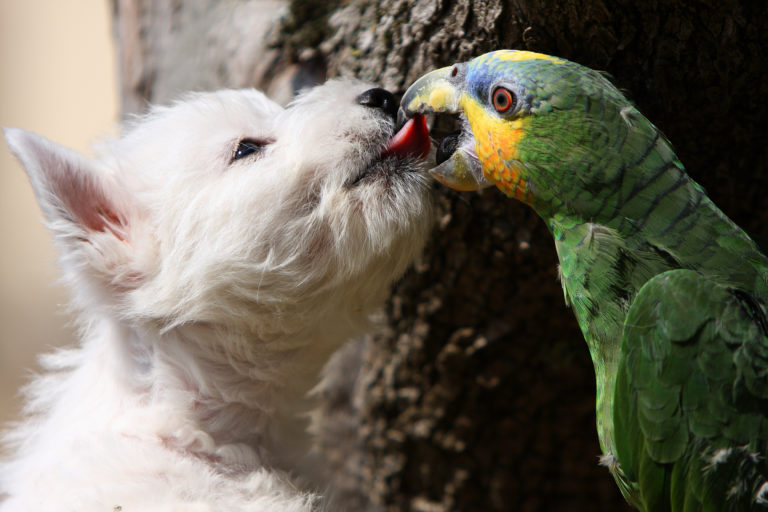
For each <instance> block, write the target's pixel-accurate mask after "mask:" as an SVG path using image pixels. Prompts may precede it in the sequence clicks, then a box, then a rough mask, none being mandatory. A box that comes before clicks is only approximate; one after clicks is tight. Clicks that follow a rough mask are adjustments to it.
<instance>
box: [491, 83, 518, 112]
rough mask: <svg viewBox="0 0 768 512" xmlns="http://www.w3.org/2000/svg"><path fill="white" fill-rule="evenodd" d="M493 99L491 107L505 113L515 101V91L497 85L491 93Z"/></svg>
mask: <svg viewBox="0 0 768 512" xmlns="http://www.w3.org/2000/svg"><path fill="white" fill-rule="evenodd" d="M491 100H492V101H493V108H495V109H496V111H497V112H498V113H500V114H505V113H507V112H509V111H510V110H512V108H513V107H514V106H515V104H516V103H517V98H515V93H513V92H512V91H510V90H509V89H507V88H505V87H497V88H496V89H495V90H494V91H493V95H491Z"/></svg>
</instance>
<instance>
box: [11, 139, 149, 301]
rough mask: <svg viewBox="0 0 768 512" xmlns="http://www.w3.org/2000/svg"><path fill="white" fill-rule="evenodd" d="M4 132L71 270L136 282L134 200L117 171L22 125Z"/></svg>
mask: <svg viewBox="0 0 768 512" xmlns="http://www.w3.org/2000/svg"><path fill="white" fill-rule="evenodd" d="M4 132H5V138H6V140H7V141H8V145H9V146H10V148H11V150H12V151H13V153H14V154H15V155H16V157H17V158H18V159H19V160H20V161H21V163H22V165H23V166H24V168H25V170H26V172H27V175H28V176H29V181H30V182H31V184H32V188H33V189H34V192H35V196H36V197H37V201H38V203H39V204H40V208H41V209H42V211H43V215H44V216H45V218H46V220H47V225H48V227H49V228H50V229H51V231H53V234H54V237H55V238H56V241H57V242H58V243H59V245H60V248H61V250H62V252H63V257H64V264H65V267H69V268H65V270H73V269H74V268H78V267H79V268H80V269H81V270H85V271H86V273H87V274H90V276H91V277H96V276H98V277H99V278H100V280H101V281H102V282H104V280H106V282H107V283H109V284H112V285H116V284H117V285H119V286H121V287H124V286H125V285H127V284H128V283H127V282H126V281H132V280H133V281H135V279H136V272H135V271H134V270H129V268H130V267H132V266H134V263H135V262H131V261H129V260H130V259H131V258H132V256H131V252H130V250H129V247H128V245H129V243H130V235H131V232H130V231H131V228H130V218H131V215H130V212H129V207H128V205H129V204H130V201H129V200H128V197H127V193H126V192H125V191H124V190H123V189H121V187H119V186H118V185H117V183H116V181H115V178H114V176H113V175H112V174H110V173H109V172H107V171H106V170H105V169H101V168H99V167H97V165H96V164H95V163H94V162H92V161H90V160H88V159H87V158H85V157H84V156H83V155H81V154H80V153H78V152H76V151H73V150H71V149H68V148H65V147H62V146H59V145H57V144H55V143H53V142H51V141H49V140H48V139H46V138H44V137H41V136H39V135H35V134H33V133H30V132H26V131H24V130H19V129H5V130H4ZM68 263H71V265H68ZM83 264H85V268H83ZM128 276H132V277H130V278H127V277H128ZM134 284H135V283H134ZM128 287H132V286H128Z"/></svg>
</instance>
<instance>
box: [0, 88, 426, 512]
mask: <svg viewBox="0 0 768 512" xmlns="http://www.w3.org/2000/svg"><path fill="white" fill-rule="evenodd" d="M370 87H371V86H370V85H366V84H363V83H359V82H348V81H332V82H328V83H327V84H325V85H323V86H321V87H317V88H315V89H312V90H311V91H309V92H308V93H306V94H303V95H301V96H300V97H299V98H298V99H297V100H296V101H295V102H293V103H292V104H291V105H289V107H288V108H287V109H283V108H282V107H280V106H278V105H277V104H275V103H273V102H271V101H270V100H269V99H267V98H266V97H265V96H264V95H262V94H261V93H259V92H257V91H252V90H251V91H221V92H217V93H207V94H199V95H195V96H192V97H190V98H188V99H187V100H186V101H183V102H180V103H178V104H176V105H174V106H172V107H167V108H155V109H154V110H152V111H151V113H150V114H148V115H147V116H146V117H144V118H142V119H140V120H138V121H137V122H135V123H134V124H133V126H132V127H131V128H130V129H129V130H128V131H127V134H126V135H124V136H123V137H122V138H120V139H118V140H113V141H110V142H108V143H106V144H104V145H103V146H102V147H101V148H100V151H99V157H98V158H97V159H96V160H88V159H86V158H85V157H83V156H81V155H79V154H78V153H75V152H73V151H71V150H68V149H65V148H62V147H59V146H56V145H55V144H53V143H52V142H50V141H48V140H45V139H43V138H42V137H39V136H36V135H33V134H30V133H27V132H23V131H21V130H6V138H7V140H8V143H9V145H10V147H11V148H12V150H13V151H14V153H15V154H16V155H17V156H18V157H19V159H20V160H21V161H22V163H23V164H24V166H25V168H26V170H27V172H28V174H29V177H30V181H31V182H32V185H33V188H34V190H35V193H36V196H37V198H38V201H39V202H40V205H41V208H42V210H43V212H44V215H45V217H46V219H47V222H48V225H49V226H50V229H51V230H52V232H53V234H54V237H55V239H56V241H57V243H58V245H59V247H60V250H61V253H62V269H63V273H64V277H65V279H66V281H67V282H68V283H69V284H70V285H71V288H72V290H73V292H74V303H75V305H76V306H77V308H78V309H79V310H80V311H81V314H80V318H81V320H82V330H83V336H82V343H81V344H80V346H78V347H77V348H75V349H71V350H64V351H60V352H57V353H55V354H53V355H50V356H47V357H45V358H44V366H45V368H46V371H45V373H44V374H43V375H42V376H40V377H38V378H36V379H35V380H34V381H33V383H32V384H31V385H30V386H29V389H28V390H27V396H28V399H29V404H28V408H27V411H26V416H25V419H24V420H23V421H22V422H21V423H19V424H18V425H16V426H15V427H14V428H13V429H12V430H11V431H10V433H9V435H8V436H7V437H6V441H8V442H10V444H11V445H12V447H13V452H14V455H13V457H12V458H11V459H10V460H8V461H6V462H5V464H4V465H3V466H2V469H1V472H0V493H1V494H4V495H5V496H4V500H3V503H2V505H0V510H2V511H3V512H10V511H14V512H15V511H31V510H57V511H59V510H60V511H78V512H83V511H97V510H98V511H102V512H109V511H111V510H112V509H113V507H119V508H120V509H121V510H122V511H123V512H133V511H137V512H138V511H141V512H146V511H150V510H152V511H154V510H158V511H208V510H221V511H228V512H234V511H240V510H243V511H245V510H248V511H306V510H314V509H315V508H316V507H317V506H318V503H319V501H320V500H319V498H318V497H317V496H316V495H314V494H312V493H308V492H306V490H307V487H306V486H305V485H304V482H305V480H302V479H301V478H296V476H297V475H299V476H301V475H304V477H306V478H309V477H307V475H309V474H311V471H310V469H308V468H310V467H311V464H310V462H309V461H310V460H311V457H310V456H309V453H310V450H309V447H310V443H309V437H308V434H307V433H306V431H307V425H308V417H309V411H310V410H311V409H312V407H313V401H312V398H311V393H309V392H310V390H311V389H312V388H313V386H315V385H316V384H317V383H318V380H319V374H320V372H321V369H322V367H323V365H324V363H325V362H326V361H327V360H328V358H329V356H330V354H331V353H332V352H333V351H334V350H335V349H336V348H338V347H339V346H340V344H342V343H343V342H344V341H345V340H347V339H349V338H350V337H352V336H354V335H356V334H359V333H360V332H361V331H362V330H363V329H365V328H366V326H367V318H368V316H369V314H370V312H371V311H372V310H373V309H375V308H376V307H377V306H379V305H380V304H381V302H382V301H383V299H384V298H385V297H386V294H387V292H388V288H389V286H390V285H391V283H392V281H393V280H394V279H396V278H397V277H398V276H400V275H401V274H402V273H403V272H404V271H405V269H406V267H407V266H408V265H409V264H410V263H411V262H412V261H413V260H414V259H415V258H416V257H417V255H418V254H419V252H420V250H421V248H422V246H423V243H424V239H425V237H426V234H427V231H428V229H429V219H430V212H429V210H430V208H429V197H428V185H427V180H426V179H425V177H424V176H423V174H422V173H421V172H420V171H421V168H420V164H419V163H418V162H417V161H416V160H413V159H408V158H406V159H402V158H397V157H387V158H383V159H382V158H380V155H381V151H382V149H383V147H384V146H385V145H386V143H387V141H388V139H389V138H390V137H391V136H392V134H393V131H394V122H393V120H392V119H391V118H389V117H388V116H387V115H385V113H384V112H383V111H381V110H380V109H375V108H371V107H367V106H361V105H359V104H358V103H357V102H356V100H355V99H356V97H357V95H359V94H360V93H361V92H363V91H364V90H366V89H368V88H370ZM246 138H247V139H257V140H260V141H263V142H268V143H269V144H268V145H266V146H265V147H264V149H262V150H261V151H260V152H257V153H256V154H254V155H250V156H248V157H245V158H242V159H236V160H233V154H234V152H235V150H236V148H237V146H238V143H239V141H241V140H242V139H246ZM320 468H321V471H322V462H320ZM306 481H311V480H306Z"/></svg>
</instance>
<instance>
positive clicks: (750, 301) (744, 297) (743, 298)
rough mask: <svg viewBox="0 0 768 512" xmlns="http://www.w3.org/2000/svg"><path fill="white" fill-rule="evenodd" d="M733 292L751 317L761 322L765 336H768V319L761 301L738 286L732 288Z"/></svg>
mask: <svg viewBox="0 0 768 512" xmlns="http://www.w3.org/2000/svg"><path fill="white" fill-rule="evenodd" d="M729 291H730V292H731V294H732V295H733V296H734V297H736V299H738V301H739V302H740V303H741V305H742V306H743V307H744V309H745V310H746V311H747V314H748V315H749V317H750V318H751V319H752V320H753V321H755V322H757V323H758V324H760V328H761V329H762V331H763V335H764V336H768V321H766V319H765V313H763V308H762V307H761V306H760V303H759V302H758V301H757V299H755V298H754V297H753V296H752V295H750V294H749V293H747V292H745V291H744V290H739V289H736V288H730V289H729Z"/></svg>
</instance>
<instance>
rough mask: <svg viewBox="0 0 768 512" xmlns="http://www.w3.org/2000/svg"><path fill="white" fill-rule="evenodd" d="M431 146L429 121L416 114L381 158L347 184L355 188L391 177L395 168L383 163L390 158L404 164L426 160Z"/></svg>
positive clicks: (398, 131)
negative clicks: (371, 179)
mask: <svg viewBox="0 0 768 512" xmlns="http://www.w3.org/2000/svg"><path fill="white" fill-rule="evenodd" d="M431 144H432V143H431V141H430V138H429V129H428V128H427V120H426V118H425V117H424V116H423V115H420V114H416V115H415V116H414V117H412V118H411V119H409V120H408V121H406V122H405V124H403V126H402V127H400V129H399V130H397V132H396V133H395V134H394V135H393V136H392V138H391V139H389V142H387V145H386V146H385V147H384V149H383V150H382V151H381V154H380V155H379V157H378V158H377V159H375V160H374V161H373V162H370V163H369V164H368V165H366V166H365V168H364V169H362V170H361V172H360V173H359V174H358V175H357V176H355V177H354V178H352V179H351V180H350V181H349V182H348V183H347V186H348V187H352V186H355V185H357V184H358V183H360V182H362V181H366V178H369V177H374V176H382V177H384V176H387V175H389V174H390V173H391V172H392V168H393V166H392V165H383V162H384V161H385V160H388V159H390V158H397V159H399V160H402V161H404V162H405V161H411V162H416V161H418V160H424V159H425V158H426V157H427V155H428V154H429V149H430V147H431Z"/></svg>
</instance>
